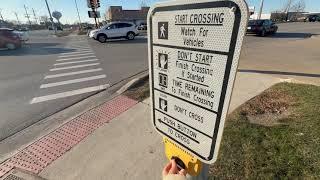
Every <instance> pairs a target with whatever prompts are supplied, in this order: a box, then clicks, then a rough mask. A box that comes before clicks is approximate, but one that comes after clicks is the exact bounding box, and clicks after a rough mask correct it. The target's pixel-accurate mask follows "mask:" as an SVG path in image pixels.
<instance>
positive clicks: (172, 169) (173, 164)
mask: <svg viewBox="0 0 320 180" xmlns="http://www.w3.org/2000/svg"><path fill="white" fill-rule="evenodd" d="M171 164H172V165H171V169H170V171H169V174H177V173H178V167H177V163H176V161H175V160H171Z"/></svg>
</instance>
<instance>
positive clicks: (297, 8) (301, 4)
mask: <svg viewBox="0 0 320 180" xmlns="http://www.w3.org/2000/svg"><path fill="white" fill-rule="evenodd" d="M305 9H306V2H305V1H304V0H299V1H298V2H296V3H295V4H294V5H293V6H292V8H291V10H292V11H293V12H303V11H304V10H305Z"/></svg>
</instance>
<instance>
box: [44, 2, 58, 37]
mask: <svg viewBox="0 0 320 180" xmlns="http://www.w3.org/2000/svg"><path fill="white" fill-rule="evenodd" d="M45 2H46V5H47V9H48V12H49V17H50V21H51V26H52V29H54V33H57V30H56V28H54V22H53V18H52V15H51V11H50V8H49V5H48V2H47V0H45Z"/></svg>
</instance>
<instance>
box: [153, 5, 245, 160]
mask: <svg viewBox="0 0 320 180" xmlns="http://www.w3.org/2000/svg"><path fill="white" fill-rule="evenodd" d="M247 21H248V7H247V4H246V3H245V2H244V0H225V1H224V0H223V1H221V0H191V1H184V0H178V1H172V2H165V3H159V4H157V5H156V6H155V7H153V8H151V9H150V11H149V14H148V30H149V31H148V37H149V40H148V41H149V42H148V43H149V69H150V89H151V101H152V120H153V125H154V127H155V128H156V130H157V131H158V132H160V134H162V135H164V136H167V137H168V138H170V139H171V140H173V141H174V142H176V143H177V144H179V145H180V146H181V147H182V148H184V149H185V150H188V151H189V152H191V153H192V154H194V155H195V156H197V157H198V158H200V159H201V160H202V161H204V162H206V163H213V162H214V161H215V160H216V158H217V154H218V149H219V145H220V141H221V136H222V131H223V127H224V122H225V117H226V114H227V111H228V106H229V102H230V97H231V93H232V88H233V83H234V79H235V75H236V71H237V67H238V60H239V56H240V50H241V46H242V41H243V37H244V35H245V32H246V26H247Z"/></svg>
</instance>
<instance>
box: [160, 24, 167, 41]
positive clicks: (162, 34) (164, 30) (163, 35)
mask: <svg viewBox="0 0 320 180" xmlns="http://www.w3.org/2000/svg"><path fill="white" fill-rule="evenodd" d="M160 31H161V34H160V37H161V38H166V34H165V32H166V28H165V27H164V24H162V26H161V27H160Z"/></svg>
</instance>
